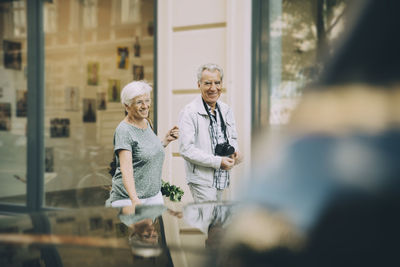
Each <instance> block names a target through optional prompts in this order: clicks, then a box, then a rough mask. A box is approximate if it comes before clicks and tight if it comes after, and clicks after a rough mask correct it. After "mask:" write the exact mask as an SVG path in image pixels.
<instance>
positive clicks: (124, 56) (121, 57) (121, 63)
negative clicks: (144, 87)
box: [117, 47, 129, 69]
mask: <svg viewBox="0 0 400 267" xmlns="http://www.w3.org/2000/svg"><path fill="white" fill-rule="evenodd" d="M117 55H118V56H117V68H119V69H127V68H128V66H129V49H128V47H118V48H117Z"/></svg>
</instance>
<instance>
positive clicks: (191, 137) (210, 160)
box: [179, 109, 222, 169]
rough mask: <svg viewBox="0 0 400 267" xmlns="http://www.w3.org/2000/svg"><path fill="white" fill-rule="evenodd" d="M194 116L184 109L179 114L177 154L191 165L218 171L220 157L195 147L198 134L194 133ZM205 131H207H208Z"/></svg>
mask: <svg viewBox="0 0 400 267" xmlns="http://www.w3.org/2000/svg"><path fill="white" fill-rule="evenodd" d="M194 116H196V115H195V114H193V113H191V112H189V111H188V110H186V109H184V110H182V111H181V113H180V116H179V129H180V136H179V152H180V154H181V156H182V157H183V158H184V159H185V160H187V161H189V162H191V163H192V164H195V165H200V166H204V167H211V168H214V169H219V168H220V166H221V160H222V158H221V157H220V156H214V155H213V154H209V153H206V152H204V151H203V150H201V149H200V148H197V147H196V146H195V140H196V138H197V136H196V134H198V133H197V132H196V126H195V118H194ZM206 130H207V131H208V129H206Z"/></svg>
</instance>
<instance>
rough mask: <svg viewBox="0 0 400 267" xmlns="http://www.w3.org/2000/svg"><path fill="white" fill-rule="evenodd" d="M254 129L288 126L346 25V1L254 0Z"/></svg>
mask: <svg viewBox="0 0 400 267" xmlns="http://www.w3.org/2000/svg"><path fill="white" fill-rule="evenodd" d="M253 4H254V7H253V29H254V34H253V43H254V44H253V47H254V48H253V62H254V63H253V66H254V70H253V75H254V76H253V84H254V88H255V89H254V92H253V103H254V105H253V129H254V130H255V132H257V131H258V130H259V129H262V128H271V127H272V128H274V127H277V128H279V126H280V125H284V124H286V123H287V122H288V120H289V118H290V115H291V113H292V111H293V109H294V108H295V107H296V105H297V103H298V102H299V100H300V99H301V95H302V92H303V89H304V88H305V87H306V85H308V84H310V83H311V82H313V81H315V80H316V78H317V77H318V75H319V73H320V72H321V69H322V68H323V61H324V59H325V56H326V52H328V53H331V52H332V51H333V50H334V45H333V44H334V43H335V40H336V39H337V38H338V37H339V36H340V35H341V33H342V32H343V29H344V27H345V25H346V21H345V20H344V16H343V14H344V12H345V11H346V7H347V5H348V1H346V0H318V1H314V0H304V1H293V0H278V1H262V0H259V1H253Z"/></svg>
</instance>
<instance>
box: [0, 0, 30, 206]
mask: <svg viewBox="0 0 400 267" xmlns="http://www.w3.org/2000/svg"><path fill="white" fill-rule="evenodd" d="M26 47H27V42H26V9H25V2H24V1H12V2H11V1H10V2H5V3H3V2H2V3H0V48H1V50H0V51H1V52H0V53H1V56H0V59H1V61H0V202H1V203H12V204H21V205H24V204H25V202H26V183H27V175H26V170H27V157H26V155H27V136H26V134H27V132H26V129H27V103H28V94H27V76H26V64H27V58H26V57H27V54H26Z"/></svg>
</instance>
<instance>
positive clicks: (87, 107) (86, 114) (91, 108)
mask: <svg viewBox="0 0 400 267" xmlns="http://www.w3.org/2000/svg"><path fill="white" fill-rule="evenodd" d="M83 122H96V99H92V98H85V99H83Z"/></svg>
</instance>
